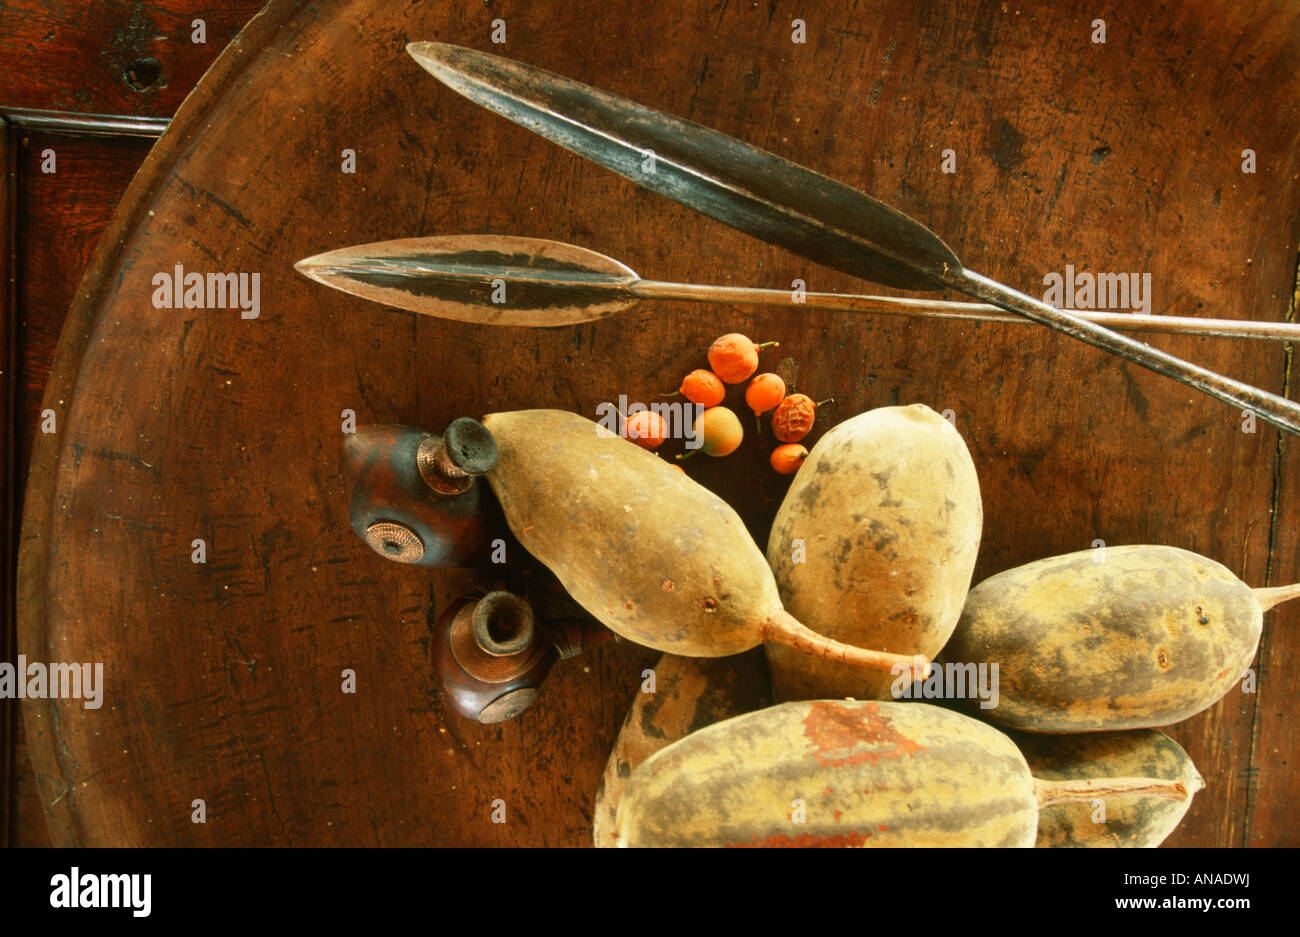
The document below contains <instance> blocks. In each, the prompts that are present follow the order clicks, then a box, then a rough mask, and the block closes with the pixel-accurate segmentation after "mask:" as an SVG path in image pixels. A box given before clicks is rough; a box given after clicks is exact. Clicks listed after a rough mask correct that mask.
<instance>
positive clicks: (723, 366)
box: [709, 332, 777, 384]
mask: <svg viewBox="0 0 1300 937" xmlns="http://www.w3.org/2000/svg"><path fill="white" fill-rule="evenodd" d="M776 344H777V343H776V342H765V343H764V344H762V345H756V344H754V342H753V341H752V340H751V339H749V338H748V337H746V336H744V335H741V334H740V333H739V332H728V333H727V334H726V335H723V336H721V337H720V338H717V339H714V342H713V344H712V345H710V346H709V367H711V368H712V369H713V373H714V374H716V375H718V377H720V378H722V379H723V380H724V381H725V382H726V383H728V384H739V383H740V382H741V381H746V380H749V378H750V376H751V375H752V374H753V373H754V372H755V371H757V370H758V350H759V349H760V348H767V347H768V346H769V345H776Z"/></svg>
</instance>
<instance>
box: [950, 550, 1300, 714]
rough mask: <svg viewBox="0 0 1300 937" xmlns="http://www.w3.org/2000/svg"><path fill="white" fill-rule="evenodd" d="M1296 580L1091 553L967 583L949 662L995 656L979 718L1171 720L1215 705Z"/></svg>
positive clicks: (1171, 557) (1149, 555)
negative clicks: (1260, 584)
mask: <svg viewBox="0 0 1300 937" xmlns="http://www.w3.org/2000/svg"><path fill="white" fill-rule="evenodd" d="M1297 596H1300V586H1284V587H1281V588H1276V589H1251V588H1250V587H1249V586H1247V585H1246V584H1245V583H1243V582H1242V581H1241V580H1240V579H1238V578H1237V577H1236V576H1234V575H1233V574H1232V573H1231V572H1230V571H1229V570H1228V569H1227V568H1226V567H1224V566H1221V565H1220V564H1218V563H1216V562H1214V561H1213V560H1210V559H1206V558H1205V557H1203V556H1198V555H1197V554H1195V553H1190V552H1188V551H1187V550H1180V549H1177V548H1176V547H1162V546H1122V547H1101V548H1098V549H1095V550H1083V551H1080V552H1078V553H1068V554H1065V555H1063V556H1054V557H1050V558H1049V559H1045V560H1039V561H1037V562H1035V563H1029V564H1027V565H1025V566H1020V567H1017V568H1015V569H1010V570H1007V571H1006V572H1004V573H999V574H997V575H996V576H992V577H990V578H989V579H986V580H984V581H983V582H981V583H980V584H979V585H977V586H976V587H975V588H974V589H972V590H971V591H970V595H969V596H968V597H967V599H966V607H965V609H964V610H963V612H962V617H961V621H960V623H959V624H958V625H957V630H956V631H955V632H954V633H953V636H952V641H950V642H949V644H948V646H947V647H946V648H945V649H944V657H945V658H946V659H948V660H956V661H963V662H966V661H969V662H973V663H977V664H978V663H984V662H990V663H991V662H996V663H997V664H998V665H999V686H998V705H997V706H996V707H995V708H993V709H990V710H988V711H986V712H984V713H982V715H984V716H985V717H986V718H988V719H992V720H993V721H994V722H998V723H1000V724H1002V725H1007V726H1012V727H1014V728H1019V729H1027V730H1029V731H1033V732H1101V731H1114V730H1119V729H1145V728H1156V727H1159V726H1166V725H1171V724H1173V723H1175V722H1181V721H1182V720H1184V719H1187V718H1188V717H1190V716H1194V715H1196V714H1197V713H1199V712H1201V711H1202V710H1204V709H1208V708H1209V707H1210V706H1213V705H1214V704H1215V703H1216V702H1218V701H1219V700H1220V699H1221V698H1222V697H1223V696H1224V694H1226V693H1227V692H1228V691H1229V690H1230V689H1232V687H1233V686H1234V685H1236V683H1237V682H1238V681H1239V680H1240V679H1241V678H1242V675H1243V674H1244V673H1245V671H1246V668H1247V667H1249V666H1250V662H1251V660H1253V659H1254V657H1255V651H1256V649H1257V648H1258V646H1259V636H1260V632H1261V630H1262V628H1263V621H1264V612H1265V611H1266V610H1268V609H1269V608H1271V607H1272V606H1273V605H1276V604H1277V603H1279V602H1284V601H1286V600H1287V599H1291V598H1295V597H1297Z"/></svg>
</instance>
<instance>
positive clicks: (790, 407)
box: [772, 394, 826, 442]
mask: <svg viewBox="0 0 1300 937" xmlns="http://www.w3.org/2000/svg"><path fill="white" fill-rule="evenodd" d="M825 402H826V401H823V403H825ZM817 407H818V404H816V403H813V399H812V398H811V397H809V396H807V395H805V394H791V395H790V396H789V397H786V398H785V399H784V400H782V401H781V402H780V403H779V404H777V407H776V411H775V412H774V413H773V414H772V435H773V436H775V437H776V438H777V439H779V440H781V442H798V441H799V440H801V439H803V438H804V437H805V436H807V435H808V433H809V432H811V431H812V428H813V421H814V420H815V419H816V413H817Z"/></svg>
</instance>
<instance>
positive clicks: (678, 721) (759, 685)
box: [592, 648, 772, 848]
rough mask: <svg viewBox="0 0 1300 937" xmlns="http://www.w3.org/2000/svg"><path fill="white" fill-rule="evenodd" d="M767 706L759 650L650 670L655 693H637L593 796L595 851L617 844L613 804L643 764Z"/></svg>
mask: <svg viewBox="0 0 1300 937" xmlns="http://www.w3.org/2000/svg"><path fill="white" fill-rule="evenodd" d="M641 685H642V687H644V686H645V680H644V679H643V680H642V681H641ZM771 703H772V693H771V686H770V682H769V680H768V676H767V662H766V661H765V660H764V658H763V653H762V651H760V650H759V649H758V648H754V649H753V650H751V651H746V652H745V653H744V654H740V655H737V656H736V657H724V658H699V657H677V656H676V655H674V654H665V655H664V656H663V657H662V658H660V660H659V663H657V664H655V666H654V692H653V693H646V692H644V690H639V691H638V692H637V695H636V699H634V700H633V701H632V708H631V709H630V710H628V714H627V718H625V719H624V720H623V728H622V729H620V730H619V733H618V740H617V741H615V743H614V750H613V751H612V752H611V753H610V756H609V763H608V764H606V766H605V777H604V779H603V780H602V781H601V784H600V790H599V791H597V792H596V810H595V814H594V820H593V822H592V838H593V841H594V842H595V845H596V846H597V848H605V847H610V846H614V845H616V844H617V839H618V837H617V836H616V834H615V828H614V820H615V817H616V816H617V813H618V803H619V801H620V800H621V799H622V798H623V788H624V787H625V786H626V785H627V779H628V778H629V777H631V775H632V772H633V771H634V770H636V769H637V768H638V767H640V765H641V763H642V762H643V761H645V760H646V759H647V758H649V757H650V756H651V755H653V754H654V753H655V752H657V751H659V750H660V749H662V748H667V747H668V746H669V745H671V744H672V743H673V742H676V741H677V740H678V739H682V738H685V737H686V736H687V735H689V734H690V733H692V732H696V731H699V730H700V729H703V728H704V727H706V726H711V725H713V724H714V723H716V722H721V721H723V720H724V719H730V718H731V717H732V716H739V715H743V714H744V713H748V712H753V711H754V710H756V709H761V708H763V707H764V706H769V705H771Z"/></svg>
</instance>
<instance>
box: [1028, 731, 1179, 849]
mask: <svg viewBox="0 0 1300 937" xmlns="http://www.w3.org/2000/svg"><path fill="white" fill-rule="evenodd" d="M1011 738H1012V740H1013V741H1014V742H1015V743H1016V745H1017V746H1018V747H1019V748H1020V752H1021V754H1023V755H1024V756H1025V760H1026V761H1028V762H1029V769H1030V770H1031V771H1032V772H1033V774H1034V777H1036V778H1040V779H1042V780H1050V781H1067V780H1086V779H1096V778H1105V777H1129V776H1140V777H1152V778H1165V779H1166V780H1169V781H1181V782H1183V783H1184V784H1185V785H1186V786H1187V790H1188V793H1189V794H1194V793H1196V792H1197V791H1199V790H1201V789H1202V788H1204V787H1205V781H1204V779H1202V777H1201V774H1200V772H1199V771H1197V770H1196V765H1194V764H1192V759H1190V758H1188V757H1187V752H1185V751H1183V749H1182V746H1181V745H1179V744H1178V743H1177V742H1175V741H1174V740H1173V739H1171V738H1170V737H1169V736H1167V735H1165V734H1164V733H1162V732H1157V731H1155V730H1154V729H1136V730H1134V731H1132V732H1091V733H1088V734H1086V735H1033V734H1030V733H1027V732H1016V733H1012V734H1011ZM1191 805H1192V802H1191V798H1190V797H1189V798H1188V799H1187V800H1185V801H1178V800H1170V799H1168V798H1165V797H1152V796H1143V795H1140V794H1136V795H1133V796H1129V797H1114V798H1111V799H1109V800H1104V801H1099V802H1097V803H1089V802H1086V801H1084V802H1076V803H1068V804H1057V805H1055V806H1050V807H1043V808H1042V809H1041V810H1040V811H1039V813H1038V840H1037V843H1036V845H1037V846H1039V847H1040V848H1115V847H1119V848H1153V847H1155V846H1159V845H1160V844H1161V843H1162V842H1164V840H1165V838H1166V837H1168V836H1169V834H1170V833H1172V832H1173V831H1174V829H1175V828H1176V827H1177V826H1178V824H1179V823H1180V822H1181V821H1182V819H1183V817H1184V816H1185V815H1186V813H1187V811H1188V808H1190V807H1191Z"/></svg>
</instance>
